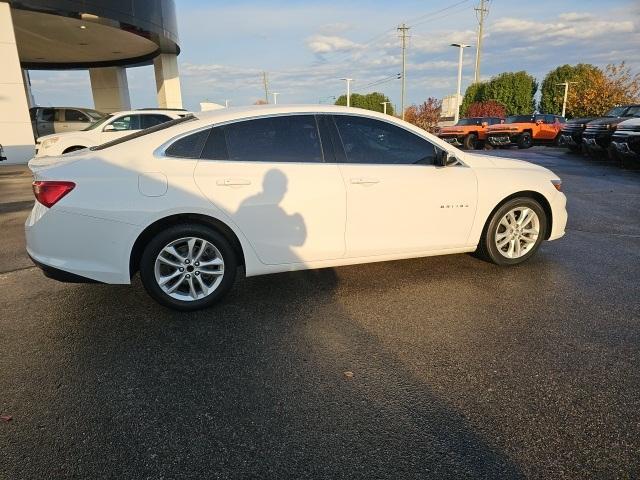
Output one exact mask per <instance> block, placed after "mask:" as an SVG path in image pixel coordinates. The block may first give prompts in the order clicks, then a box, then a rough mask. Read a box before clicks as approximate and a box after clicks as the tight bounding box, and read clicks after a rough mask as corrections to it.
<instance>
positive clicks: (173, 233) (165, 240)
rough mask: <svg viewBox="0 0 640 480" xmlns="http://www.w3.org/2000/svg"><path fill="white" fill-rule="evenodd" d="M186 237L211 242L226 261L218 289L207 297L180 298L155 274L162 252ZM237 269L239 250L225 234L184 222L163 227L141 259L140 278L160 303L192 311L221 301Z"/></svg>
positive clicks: (146, 248) (233, 279)
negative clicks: (169, 290)
mask: <svg viewBox="0 0 640 480" xmlns="http://www.w3.org/2000/svg"><path fill="white" fill-rule="evenodd" d="M185 237H196V238H200V239H204V240H206V241H208V242H210V243H211V244H212V245H213V246H214V247H215V248H216V249H217V250H218V251H219V253H220V255H221V257H222V260H223V261H224V273H223V275H222V280H221V281H220V283H219V285H218V286H217V288H216V289H215V290H214V291H213V292H211V293H210V294H208V295H207V296H205V297H203V298H200V299H197V300H191V301H188V300H187V301H185V300H180V299H176V298H174V297H172V296H170V295H169V294H168V293H165V292H164V291H163V290H162V288H161V287H160V286H159V285H158V282H157V281H156V276H155V262H156V258H157V257H158V255H159V253H160V251H161V250H162V249H164V247H165V246H167V245H169V244H170V243H171V242H173V241H175V240H179V239H181V238H185ZM191 268H193V267H191ZM237 268H238V259H237V256H236V253H235V252H234V250H233V248H232V247H231V245H230V244H229V242H228V241H227V239H226V238H225V237H224V236H223V235H221V234H220V233H218V232H217V231H216V230H213V229H212V228H210V227H207V226H204V225H199V224H182V225H175V226H173V227H170V228H168V229H166V230H163V231H162V232H160V233H159V234H157V235H156V236H155V237H153V238H152V239H151V241H150V242H149V243H148V244H147V246H146V247H145V249H144V251H143V253H142V257H141V259H140V279H141V280H142V284H143V285H144V288H145V289H146V291H147V292H148V293H149V295H150V296H151V297H152V298H153V299H154V300H156V301H157V302H158V303H160V304H161V305H164V306H165V307H169V308H172V309H174V310H180V311H183V312H188V311H194V310H200V309H202V308H207V307H210V306H211V305H213V304H215V303H217V302H218V301H219V300H220V299H221V298H222V297H223V296H224V295H225V294H226V293H227V292H228V291H229V289H230V288H231V287H232V286H233V283H234V281H235V277H236V270H237ZM202 278H204V277H202Z"/></svg>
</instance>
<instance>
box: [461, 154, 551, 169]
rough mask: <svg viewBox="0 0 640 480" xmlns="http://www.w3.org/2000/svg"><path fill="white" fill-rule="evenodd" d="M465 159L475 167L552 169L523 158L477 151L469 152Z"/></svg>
mask: <svg viewBox="0 0 640 480" xmlns="http://www.w3.org/2000/svg"><path fill="white" fill-rule="evenodd" d="M464 161H465V162H466V163H468V164H469V165H470V166H471V167H475V168H511V169H518V170H538V171H546V172H549V171H550V170H548V169H546V168H544V167H541V166H539V165H535V164H533V163H529V162H525V161H523V160H516V159H515V158H505V157H496V156H493V155H479V154H477V153H467V154H466V155H465V157H464Z"/></svg>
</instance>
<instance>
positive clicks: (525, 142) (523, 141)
mask: <svg viewBox="0 0 640 480" xmlns="http://www.w3.org/2000/svg"><path fill="white" fill-rule="evenodd" d="M532 146H533V140H532V139H531V134H530V133H529V132H523V133H521V134H520V138H518V148H520V149H525V148H531V147H532Z"/></svg>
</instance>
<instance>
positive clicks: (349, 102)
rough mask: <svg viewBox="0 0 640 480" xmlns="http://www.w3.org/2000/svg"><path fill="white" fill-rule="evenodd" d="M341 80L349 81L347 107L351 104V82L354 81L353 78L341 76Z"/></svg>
mask: <svg viewBox="0 0 640 480" xmlns="http://www.w3.org/2000/svg"><path fill="white" fill-rule="evenodd" d="M340 80H344V81H345V82H347V107H350V106H351V82H353V78H341V79H340Z"/></svg>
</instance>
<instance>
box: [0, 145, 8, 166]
mask: <svg viewBox="0 0 640 480" xmlns="http://www.w3.org/2000/svg"><path fill="white" fill-rule="evenodd" d="M6 159H7V157H5V156H4V149H3V148H2V145H0V162H3V161H5V160H6Z"/></svg>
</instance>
